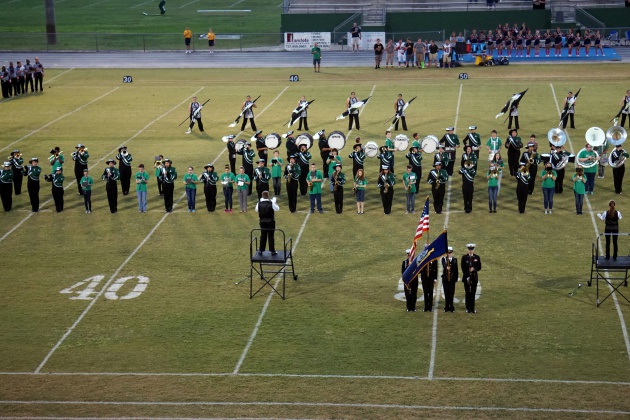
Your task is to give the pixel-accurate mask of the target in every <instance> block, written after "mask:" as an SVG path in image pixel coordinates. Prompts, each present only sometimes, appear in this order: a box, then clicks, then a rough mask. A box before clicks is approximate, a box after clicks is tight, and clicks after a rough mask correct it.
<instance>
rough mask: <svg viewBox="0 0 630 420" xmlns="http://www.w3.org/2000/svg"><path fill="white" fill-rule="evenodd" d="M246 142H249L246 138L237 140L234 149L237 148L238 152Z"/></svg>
mask: <svg viewBox="0 0 630 420" xmlns="http://www.w3.org/2000/svg"><path fill="white" fill-rule="evenodd" d="M245 143H247V140H245V139H240V140H236V142H235V143H234V150H236V152H237V153H238V152H240V151H241V149H242V148H243V147H245Z"/></svg>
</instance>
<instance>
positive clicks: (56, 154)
mask: <svg viewBox="0 0 630 420" xmlns="http://www.w3.org/2000/svg"><path fill="white" fill-rule="evenodd" d="M48 161H49V162H50V166H52V173H53V174H54V173H55V172H57V168H61V167H63V164H64V162H65V161H66V159H65V158H64V157H63V152H62V151H61V149H60V148H59V146H56V147H55V148H54V149H52V150H51V151H50V157H49V158H48Z"/></svg>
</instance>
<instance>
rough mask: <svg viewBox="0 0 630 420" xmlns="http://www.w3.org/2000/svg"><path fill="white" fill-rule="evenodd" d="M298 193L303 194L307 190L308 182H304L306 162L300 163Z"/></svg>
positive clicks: (306, 173) (306, 168)
mask: <svg viewBox="0 0 630 420" xmlns="http://www.w3.org/2000/svg"><path fill="white" fill-rule="evenodd" d="M300 169H301V172H300V195H301V196H305V195H306V193H307V192H308V184H307V183H306V177H307V176H308V164H304V165H303V164H301V163H300Z"/></svg>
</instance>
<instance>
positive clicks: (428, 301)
mask: <svg viewBox="0 0 630 420" xmlns="http://www.w3.org/2000/svg"><path fill="white" fill-rule="evenodd" d="M437 276H438V266H437V260H433V261H431V262H430V263H428V264H427V265H426V266H425V267H424V268H423V269H422V271H420V278H421V280H422V292H423V293H424V311H423V312H433V288H434V285H435V281H436V280H437Z"/></svg>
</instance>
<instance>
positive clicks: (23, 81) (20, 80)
mask: <svg viewBox="0 0 630 420" xmlns="http://www.w3.org/2000/svg"><path fill="white" fill-rule="evenodd" d="M18 84H19V85H20V92H22V94H25V93H26V77H24V76H20V77H18Z"/></svg>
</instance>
